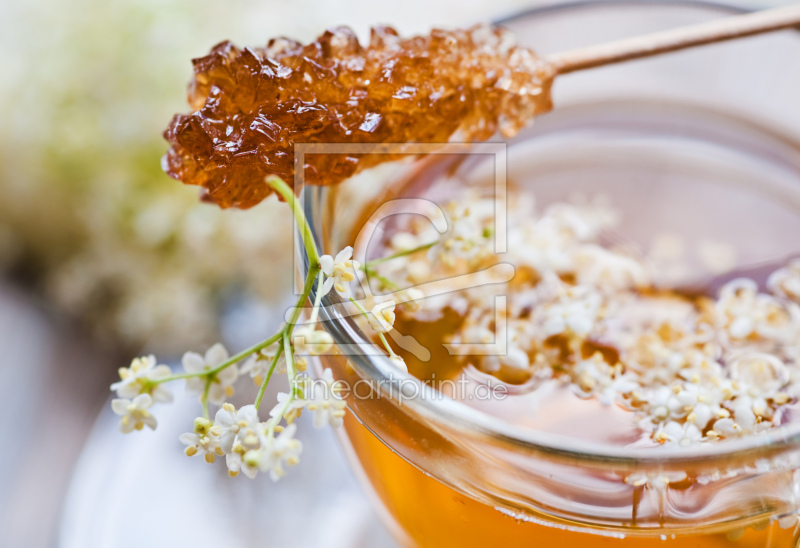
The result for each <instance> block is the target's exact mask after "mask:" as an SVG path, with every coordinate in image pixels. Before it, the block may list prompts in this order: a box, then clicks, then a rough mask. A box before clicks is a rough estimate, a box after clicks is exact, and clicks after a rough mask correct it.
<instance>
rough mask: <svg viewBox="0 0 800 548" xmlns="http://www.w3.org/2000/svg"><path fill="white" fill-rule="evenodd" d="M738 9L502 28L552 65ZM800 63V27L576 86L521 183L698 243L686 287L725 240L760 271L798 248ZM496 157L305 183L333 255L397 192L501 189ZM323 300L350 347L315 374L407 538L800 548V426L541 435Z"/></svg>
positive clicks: (588, 75)
mask: <svg viewBox="0 0 800 548" xmlns="http://www.w3.org/2000/svg"><path fill="white" fill-rule="evenodd" d="M735 12H736V9H735V8H733V7H730V6H727V5H725V4H722V3H704V2H647V3H641V2H626V1H622V2H588V3H568V4H562V5H556V6H551V7H546V8H538V9H534V10H531V11H528V12H525V13H522V14H520V15H517V16H515V17H512V18H509V19H507V20H505V21H503V24H504V25H505V26H507V27H509V28H510V29H511V30H513V31H514V32H515V33H516V35H517V36H518V40H519V41H520V42H521V43H522V44H524V45H526V46H530V47H532V48H533V49H534V50H536V51H537V52H539V53H545V54H546V53H549V52H555V51H559V50H564V49H568V48H572V47H578V46H582V45H587V44H592V43H601V42H604V41H607V40H610V39H615V38H620V37H625V36H633V35H636V34H642V33H646V32H650V31H655V30H660V29H665V28H672V27H676V26H680V25H687V24H692V23H698V22H702V21H706V20H710V19H713V18H718V17H721V16H725V15H730V14H733V13H735ZM799 58H800V34H798V33H797V32H793V31H786V32H782V33H778V34H773V35H769V36H762V37H757V38H750V39H745V40H741V41H738V42H731V43H727V44H717V45H712V46H707V47H704V48H699V49H695V50H691V51H684V52H680V53H675V54H670V55H666V56H663V57H661V58H655V59H649V60H640V61H634V62H629V63H625V64H621V65H618V66H612V67H606V68H601V69H595V70H590V71H587V72H585V73H577V74H574V75H567V76H563V77H560V78H559V79H558V80H557V81H556V84H555V86H554V103H555V105H556V107H555V110H554V111H553V112H552V113H550V114H547V115H545V116H542V117H541V118H539V119H537V120H536V122H535V123H534V124H533V126H532V127H531V128H529V129H527V130H525V131H523V132H522V133H521V134H519V135H518V136H516V137H514V138H513V139H511V140H509V141H508V142H507V148H506V149H504V150H505V154H506V155H507V163H505V164H504V165H507V175H508V181H511V182H513V184H514V185H516V186H517V187H519V188H522V189H524V190H525V191H530V192H532V193H533V194H534V195H535V196H536V200H537V203H539V204H547V203H550V202H553V201H559V200H564V199H566V198H567V197H568V196H570V195H572V194H574V193H576V192H581V193H596V192H602V193H603V194H605V195H607V196H609V197H610V198H611V199H612V200H613V202H614V204H615V206H616V207H617V208H618V209H619V210H620V211H621V213H622V218H623V219H624V223H623V224H622V225H621V226H620V227H619V229H618V232H619V234H618V236H619V237H620V238H624V239H625V240H626V241H629V242H633V243H635V244H637V245H639V246H642V247H646V246H648V245H650V244H651V243H652V242H653V239H654V238H656V237H657V236H658V234H659V233H661V232H663V231H668V232H669V233H671V234H675V235H678V236H680V237H681V238H683V239H684V240H685V241H687V242H690V243H691V245H690V250H689V251H690V253H689V254H688V256H687V262H686V264H687V265H688V268H685V269H683V270H681V271H679V272H663V273H662V274H663V275H664V276H665V277H668V278H669V279H668V282H669V283H673V284H703V283H707V282H708V281H709V280H714V279H716V278H714V276H715V275H716V276H718V275H719V272H718V271H714V270H713V269H712V268H711V267H710V266H709V265H708V264H707V261H704V259H703V254H702V253H700V252H699V251H697V250H702V249H703V246H704V245H706V244H707V243H708V242H724V243H726V245H728V246H729V247H732V251H733V253H731V254H729V255H730V257H729V263H730V264H729V265H728V266H727V267H726V268H728V269H735V270H742V269H744V270H745V271H747V272H751V273H753V274H752V275H753V276H754V277H756V278H757V277H758V276H759V274H758V268H754V269H752V268H750V267H751V266H753V265H756V266H758V265H763V264H764V263H765V262H766V263H770V262H771V261H779V262H780V261H783V260H785V259H786V258H788V257H790V256H792V254H794V253H796V252H797V251H798V247H800V245H799V244H798V243H797V241H796V238H795V235H796V234H800V145H799V144H798V143H799V142H800V107H798V104H797V97H800V65H798V63H797V62H796V60H797V59H799ZM462 152H463V151H462ZM501 160H502V157H501ZM496 161H497V157H496V156H493V155H491V154H477V153H476V154H463V153H454V154H439V155H433V156H430V157H426V158H424V159H422V160H419V161H416V162H406V163H404V164H393V165H385V166H382V167H381V168H380V169H375V170H371V171H370V172H368V173H364V174H362V175H359V176H357V177H355V178H353V179H351V180H350V181H347V182H346V183H344V184H343V185H341V186H339V187H335V188H315V187H306V188H305V189H303V193H302V198H303V200H304V207H305V210H306V213H307V216H308V217H309V220H310V223H311V225H312V231H313V233H314V238H315V239H316V243H317V246H318V248H319V249H321V250H323V251H324V252H325V253H334V254H335V253H336V251H337V250H339V249H342V248H343V247H344V246H346V245H351V244H353V243H354V241H355V239H357V235H358V234H359V232H360V231H361V229H362V227H363V226H365V225H368V224H370V223H368V222H367V220H368V219H370V217H371V216H372V215H373V213H375V211H377V210H378V209H379V207H380V206H381V205H382V204H384V203H386V202H387V201H388V200H390V199H393V198H398V197H400V198H405V197H425V198H431V199H441V198H448V197H453V196H457V195H458V192H460V191H461V188H460V186H455V187H454V186H453V181H454V180H457V181H459V185H462V186H463V185H466V186H475V187H476V188H495V186H493V185H496V184H497V180H496V179H495V178H494V177H495V174H496V172H497V170H496V165H497V164H496ZM391 226H392V225H391V222H390V221H388V222H386V223H384V224H382V225H381V228H380V230H383V231H384V232H386V231H391ZM507 228H508V229H509V230H513V227H507ZM693 250H694V251H697V252H694V251H693ZM300 258H301V260H300V266H301V270H302V271H303V272H306V271H307V259H306V257H305V256H304V255H303V254H302V251H300ZM748 269H749V270H748ZM323 304H324V305H325V309H324V310H323V312H322V314H321V318H322V320H324V325H325V327H326V329H327V330H328V331H329V332H330V333H331V334H332V335H333V337H334V339H335V341H336V343H337V345H338V347H339V348H340V349H341V353H340V354H338V355H331V356H323V357H321V358H320V360H319V361H318V362H316V363H315V364H314V367H315V369H316V371H317V373H319V372H320V371H321V369H322V368H330V369H332V371H333V374H334V377H335V378H336V379H339V380H341V381H344V382H346V383H347V385H348V387H349V388H350V390H349V392H348V393H347V403H348V409H349V410H348V414H347V418H346V420H345V425H344V428H343V429H341V435H340V438H341V441H342V445H343V447H344V450H345V452H346V453H347V455H348V457H349V459H350V462H351V463H352V465H353V467H354V469H355V470H356V471H357V473H358V475H359V476H360V477H361V479H362V480H363V484H364V485H365V487H366V489H367V490H368V491H369V492H370V493H371V495H372V496H373V499H374V500H375V502H376V504H377V505H378V506H379V511H380V513H381V514H382V516H383V517H384V519H385V522H386V524H387V525H388V526H389V528H390V529H391V531H392V532H393V534H394V535H395V536H396V538H397V539H398V540H399V541H400V542H401V543H402V544H403V545H404V546H417V547H428V546H430V547H436V548H442V547H447V546H454V547H460V548H465V547H470V546H495V545H496V546H504V547H517V546H520V547H521V546H562V547H564V548H567V547H569V546H584V545H590V546H621V547H626V546H627V547H639V546H641V547H648V546H661V545H662V543H664V542H665V541H666V542H667V545H669V546H675V547H692V548H695V547H696V548H704V547H716V546H733V547H741V548H745V547H747V548H751V547H752V548H755V547H758V548H764V547H766V548H777V547H781V548H782V547H790V546H791V547H794V546H797V544H798V539H800V528H799V527H798V525H797V524H798V517H797V516H798V512H800V474H798V472H796V471H797V470H798V464H799V463H800V424H798V423H790V424H789V425H788V426H784V427H781V428H778V429H775V430H772V431H770V432H768V433H765V434H763V435H758V436H752V437H743V438H740V439H736V440H732V441H725V442H720V443H716V444H707V445H705V446H703V447H690V448H679V449H671V448H666V447H665V448H659V449H637V448H622V447H615V446H613V445H610V444H606V443H602V442H598V441H596V440H595V441H589V440H583V439H580V438H579V437H574V436H570V435H568V433H565V434H553V433H547V432H543V431H539V430H536V429H533V428H523V427H521V426H518V425H514V424H511V423H509V422H507V421H504V420H501V419H499V418H497V417H496V416H493V415H491V414H489V413H486V412H485V411H484V410H482V409H481V408H480V406H478V405H468V404H467V403H463V402H460V401H455V400H453V399H450V398H448V397H444V396H442V395H441V393H439V392H437V391H436V390H435V387H432V386H431V385H430V384H426V383H424V382H422V381H420V380H419V379H417V378H415V377H414V376H411V375H407V374H403V373H398V371H397V369H396V368H395V367H394V366H392V365H391V364H390V363H389V362H388V360H387V358H386V357H385V355H384V354H383V353H382V352H380V351H379V350H376V347H375V346H374V345H373V344H372V341H371V340H370V339H369V338H368V337H367V336H365V334H364V333H363V332H362V331H361V329H360V328H359V326H358V324H357V322H355V321H354V318H352V317H351V316H349V315H348V313H347V311H346V307H345V306H343V304H342V303H341V302H340V299H339V297H338V296H336V295H334V294H330V295H328V296H326V297H325V298H324V299H323ZM433 361H434V364H435V356H434V359H433ZM412 372H413V371H412ZM636 475H638V477H645V478H651V479H652V478H656V479H657V478H660V477H664V478H686V479H683V480H680V481H677V482H675V483H674V485H673V484H669V485H667V484H666V483H665V484H664V486H663V487H661V488H654V487H653V486H652V485H653V484H651V485H640V484H638V483H641V482H635V481H630V479H631V478H632V477H637V476H636ZM626 479H627V480H628V481H626Z"/></svg>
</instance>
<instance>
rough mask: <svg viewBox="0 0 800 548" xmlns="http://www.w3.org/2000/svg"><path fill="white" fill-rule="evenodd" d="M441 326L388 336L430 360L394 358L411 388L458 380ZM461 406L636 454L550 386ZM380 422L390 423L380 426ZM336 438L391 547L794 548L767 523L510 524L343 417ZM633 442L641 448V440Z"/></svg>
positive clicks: (611, 413)
mask: <svg viewBox="0 0 800 548" xmlns="http://www.w3.org/2000/svg"><path fill="white" fill-rule="evenodd" d="M448 323H449V322H448V321H447V320H446V319H444V320H440V321H439V322H436V323H434V324H417V323H416V322H415V321H413V320H408V319H402V318H399V319H398V321H397V323H396V327H397V328H398V330H399V331H400V332H401V333H403V334H406V335H409V334H410V335H413V336H415V338H416V339H417V340H418V341H419V342H420V343H422V344H423V345H424V346H426V348H428V349H429V350H430V351H431V358H430V360H428V361H422V360H419V359H416V358H415V357H414V356H413V354H411V353H408V352H403V351H402V350H401V349H398V351H399V352H401V353H403V354H404V357H405V359H406V362H407V364H408V366H409V371H410V373H412V374H413V375H414V376H416V377H417V378H420V379H423V380H430V379H431V378H433V377H434V376H435V377H436V378H437V379H442V378H449V379H453V378H456V377H458V376H459V375H461V374H462V373H463V367H464V366H463V364H462V363H461V362H459V361H458V360H455V359H454V358H453V357H452V356H450V355H449V354H448V353H447V351H446V350H445V349H444V347H443V346H442V344H441V341H442V339H443V337H444V331H447V330H450V329H452V327H453V325H452V324H450V325H448ZM453 395H455V394H453ZM462 397H463V394H462ZM464 403H465V404H467V405H471V406H473V407H476V408H478V409H481V410H482V411H484V412H487V413H489V414H491V415H493V416H496V417H498V418H499V419H501V420H506V421H507V422H512V423H515V424H517V425H518V426H521V427H526V428H535V429H537V430H539V431H544V432H554V433H556V432H557V433H560V434H563V433H565V432H568V433H569V435H572V436H574V437H577V438H580V439H592V441H595V442H606V443H611V444H623V445H629V444H632V443H637V445H639V446H642V440H639V438H640V436H641V432H639V431H638V430H637V429H636V428H635V427H633V421H632V419H631V413H630V412H628V411H624V410H622V409H620V408H619V407H616V406H603V405H601V404H599V403H598V402H597V401H596V400H593V399H589V400H586V399H581V398H578V397H577V396H575V395H574V394H572V393H571V392H570V391H569V390H568V389H564V388H563V387H556V386H555V385H550V386H549V387H546V388H542V389H533V390H530V391H527V392H522V393H518V394H515V395H512V396H510V397H509V398H507V399H506V400H504V401H502V402H497V401H495V402H475V401H467V400H464ZM535 408H538V409H539V410H541V409H546V410H552V409H553V408H557V409H561V410H563V411H564V412H563V413H558V414H557V416H558V417H559V419H558V420H551V419H547V418H546V417H553V414H552V413H539V412H534V409H535ZM363 409H367V408H363ZM541 416H544V417H545V418H541ZM384 420H390V418H389V417H384ZM343 430H344V433H343V434H342V438H343V440H342V441H343V443H344V445H345V448H346V450H348V452H349V454H350V455H349V456H350V459H351V461H352V463H353V464H354V465H355V466H356V468H357V470H359V471H360V472H361V476H362V478H363V480H364V482H365V483H366V484H367V485H368V486H369V488H370V489H371V491H372V493H373V495H374V496H375V497H376V498H377V499H379V500H380V503H381V505H382V506H383V509H384V510H385V514H386V515H387V516H386V517H387V519H388V520H389V521H390V522H391V523H393V525H394V528H395V533H396V535H397V536H398V538H399V539H400V540H401V542H402V543H403V544H404V545H406V546H410V547H411V546H413V547H420V548H425V547H432V548H447V547H450V546H452V547H458V548H469V547H472V546H475V547H481V548H483V547H486V546H503V547H504V548H513V547H531V546H542V547H559V548H572V547H575V548H578V547H580V548H583V547H587V546H591V547H606V546H609V547H613V546H619V547H621V548H637V547H641V548H648V547H656V546H663V545H667V546H670V547H675V548H716V547H732V548H795V547H796V546H798V540H800V531H798V528H797V527H788V528H785V529H784V528H781V527H780V526H779V524H778V521H777V520H769V519H765V520H763V521H761V522H760V523H759V524H758V525H755V526H753V525H752V522H751V524H749V525H747V524H742V523H732V524H731V525H730V528H729V529H725V528H723V529H722V530H721V529H720V528H716V529H715V530H714V531H713V532H708V529H705V530H704V529H703V528H702V527H701V526H700V525H699V524H698V529H697V531H698V532H697V533H694V534H693V533H691V532H688V533H687V532H686V529H683V530H682V532H681V533H680V534H674V535H673V534H672V532H671V531H670V530H668V529H650V530H644V529H641V528H639V529H637V528H635V527H629V528H624V527H620V528H616V529H614V530H609V529H603V530H601V529H599V528H593V527H592V526H591V525H586V524H582V523H568V522H565V521H563V520H558V519H556V518H552V517H549V516H545V515H536V514H530V513H528V512H526V514H525V516H526V517H525V518H521V519H518V518H516V517H513V516H512V515H509V514H507V513H504V512H502V511H500V510H498V509H496V508H495V507H493V506H491V505H488V504H485V503H483V502H480V501H477V500H475V499H473V498H471V497H469V496H467V495H466V494H464V493H461V492H459V491H457V490H456V489H454V488H451V487H449V486H447V485H445V484H443V483H441V482H440V481H439V480H437V479H436V478H435V477H433V476H431V475H429V474H426V473H424V472H423V471H421V470H420V469H418V468H417V467H415V466H414V465H412V464H410V463H409V462H407V461H406V460H405V459H404V458H403V457H401V456H399V455H398V454H397V453H396V452H395V451H393V450H392V449H391V448H389V447H388V446H387V445H385V444H384V443H383V441H381V440H380V439H379V438H377V437H376V436H375V435H374V434H373V433H372V432H371V431H370V430H369V429H367V428H366V427H365V426H364V425H362V424H361V423H360V422H359V421H358V420H357V418H355V417H354V416H353V414H352V413H348V414H347V416H346V418H345V423H344V429H343ZM409 435H413V434H409ZM641 437H642V438H643V439H647V440H649V437H648V436H641ZM637 440H638V442H637ZM425 445H426V449H425V450H426V453H428V454H430V455H436V454H440V455H446V454H447V449H446V448H444V447H442V448H437V447H429V446H428V445H429V442H428V441H426V442H425ZM653 445H654V444H653ZM437 458H446V457H437ZM745 517H747V516H742V518H745ZM689 529H691V528H689Z"/></svg>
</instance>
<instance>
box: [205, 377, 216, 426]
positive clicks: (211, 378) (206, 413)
mask: <svg viewBox="0 0 800 548" xmlns="http://www.w3.org/2000/svg"><path fill="white" fill-rule="evenodd" d="M213 380H214V377H212V376H211V375H209V376H208V378H207V379H206V386H205V388H203V417H204V418H206V419H207V418H208V391H209V390H210V389H211V382H212V381H213Z"/></svg>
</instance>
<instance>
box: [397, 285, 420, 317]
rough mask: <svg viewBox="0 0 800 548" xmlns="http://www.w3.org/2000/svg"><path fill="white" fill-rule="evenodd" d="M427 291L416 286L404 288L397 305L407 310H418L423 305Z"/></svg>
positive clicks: (398, 296)
mask: <svg viewBox="0 0 800 548" xmlns="http://www.w3.org/2000/svg"><path fill="white" fill-rule="evenodd" d="M424 298H425V293H424V292H423V291H421V290H419V289H417V288H416V287H409V288H408V289H404V290H403V291H401V292H400V293H399V294H398V295H397V305H398V306H399V307H400V308H402V309H403V310H404V311H406V312H416V311H418V310H419V309H420V307H421V306H422V299H424Z"/></svg>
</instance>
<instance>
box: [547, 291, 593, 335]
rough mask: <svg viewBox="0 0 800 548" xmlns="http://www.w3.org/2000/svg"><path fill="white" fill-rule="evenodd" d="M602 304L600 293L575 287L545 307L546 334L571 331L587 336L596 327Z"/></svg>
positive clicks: (574, 333)
mask: <svg viewBox="0 0 800 548" xmlns="http://www.w3.org/2000/svg"><path fill="white" fill-rule="evenodd" d="M600 306H601V297H600V295H599V294H597V293H595V292H593V291H591V290H589V289H587V288H580V287H577V288H575V289H574V290H572V291H570V292H569V293H567V294H565V295H564V296H563V297H561V298H560V299H559V300H558V301H556V302H554V303H552V304H550V305H548V306H547V307H545V311H544V319H543V330H544V334H545V336H550V335H560V334H562V333H571V334H573V335H575V336H577V337H585V336H586V335H588V334H589V333H590V332H591V331H592V329H594V326H595V323H596V322H597V320H598V317H599V315H600Z"/></svg>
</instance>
